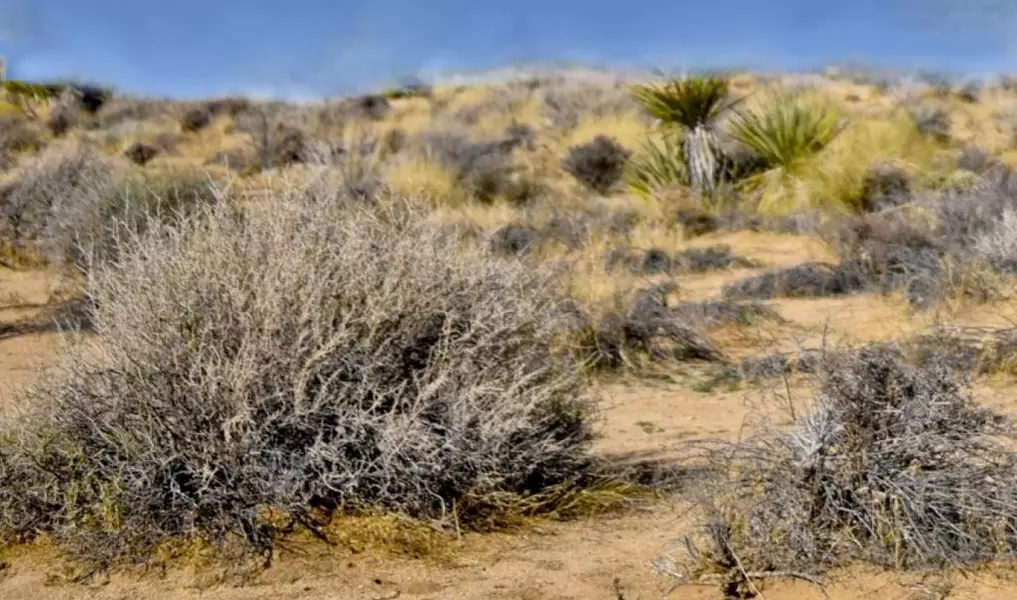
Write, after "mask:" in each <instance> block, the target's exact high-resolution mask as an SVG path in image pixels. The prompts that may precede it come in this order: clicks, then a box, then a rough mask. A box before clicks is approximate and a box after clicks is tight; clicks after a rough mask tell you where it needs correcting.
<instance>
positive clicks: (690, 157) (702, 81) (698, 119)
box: [631, 76, 735, 195]
mask: <svg viewBox="0 0 1017 600" xmlns="http://www.w3.org/2000/svg"><path fill="white" fill-rule="evenodd" d="M631 89H632V93H633V95H634V97H635V99H636V101H638V102H639V103H640V104H642V105H643V108H644V109H645V110H646V112H647V113H649V114H650V116H652V117H654V118H655V119H657V120H658V121H660V123H661V124H662V125H663V126H664V127H665V128H666V129H679V130H681V131H683V132H684V135H685V138H684V141H683V143H682V146H683V148H682V152H683V156H684V159H685V168H686V171H687V173H688V179H689V183H690V184H691V186H692V188H693V189H695V190H696V191H697V192H700V193H701V194H704V195H711V194H712V193H713V192H714V190H715V189H716V184H717V178H718V175H719V173H720V167H719V165H720V157H719V156H718V154H719V151H720V143H719V141H718V139H717V133H716V123H717V120H718V119H719V118H720V116H721V115H722V114H724V112H726V111H727V110H728V109H729V108H731V107H732V106H733V105H734V104H735V102H734V101H733V100H732V99H731V98H730V95H729V90H730V88H729V84H728V80H727V79H726V78H724V77H717V76H708V77H687V78H683V79H672V80H670V81H666V82H664V83H660V84H640V85H633V86H632V88H631Z"/></svg>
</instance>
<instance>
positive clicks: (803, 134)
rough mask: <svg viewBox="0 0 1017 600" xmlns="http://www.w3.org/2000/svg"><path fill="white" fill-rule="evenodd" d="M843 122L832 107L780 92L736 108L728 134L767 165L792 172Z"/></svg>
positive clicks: (830, 138) (834, 134) (841, 127)
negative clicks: (757, 103) (754, 105)
mask: <svg viewBox="0 0 1017 600" xmlns="http://www.w3.org/2000/svg"><path fill="white" fill-rule="evenodd" d="M845 125H846V123H845V121H844V120H843V119H842V118H841V116H840V113H838V112H837V111H835V110H832V109H829V108H827V107H825V106H822V105H820V104H816V103H812V102H806V101H805V100H803V99H802V98H800V97H797V96H794V95H790V94H781V95H777V96H774V97H773V98H772V99H771V100H769V101H767V102H765V103H764V104H762V105H761V106H759V107H757V108H753V109H750V110H745V111H737V112H736V115H735V118H734V119H732V121H731V134H732V136H734V137H735V139H737V140H738V141H740V142H741V143H742V144H744V145H745V146H746V147H747V148H748V149H749V150H751V151H753V152H755V153H756V154H757V155H759V156H760V157H761V158H762V159H763V160H764V161H765V162H766V164H767V166H768V167H769V168H770V169H780V170H782V171H784V172H785V173H793V172H794V171H795V170H796V169H797V168H798V167H800V166H801V164H802V163H803V162H804V161H805V160H806V159H808V158H810V157H812V156H814V155H816V154H818V153H819V152H821V151H822V150H823V149H824V148H826V147H827V146H828V145H830V143H831V142H832V141H833V140H834V139H835V138H836V137H837V136H838V135H839V134H840V132H841V131H843V130H844V127H845Z"/></svg>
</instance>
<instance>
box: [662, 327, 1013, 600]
mask: <svg viewBox="0 0 1017 600" xmlns="http://www.w3.org/2000/svg"><path fill="white" fill-rule="evenodd" d="M820 362H821V364H820V371H819V372H820V375H819V382H818V383H819V387H818V393H817V394H816V396H815V397H814V399H813V401H812V403H811V406H809V407H808V408H807V410H806V411H804V412H803V413H801V414H797V415H792V417H793V420H794V423H793V425H792V426H791V427H790V429H788V428H785V427H778V426H776V425H772V424H769V423H770V422H769V421H766V422H764V424H763V425H762V426H761V427H759V429H758V430H757V432H756V433H754V434H753V435H751V436H749V437H748V438H747V439H744V440H743V441H738V442H734V443H721V444H718V445H717V446H712V447H709V451H708V452H707V454H706V456H705V458H706V459H707V461H708V462H707V463H706V464H708V465H710V468H711V469H712V470H713V472H714V475H713V476H712V477H711V478H710V481H712V484H713V485H709V484H704V486H703V495H704V497H707V496H708V498H706V499H705V500H704V505H703V506H704V507H705V510H706V515H707V516H708V517H709V518H710V526H709V527H708V528H707V529H706V530H705V531H704V532H703V534H704V535H696V536H691V537H690V538H689V541H688V546H687V547H688V549H689V551H690V553H691V561H690V562H688V563H687V564H686V567H685V569H684V574H685V575H686V576H692V577H693V578H695V577H700V576H702V575H707V574H717V575H719V577H720V578H721V579H723V580H724V583H723V585H724V586H725V587H726V589H727V593H728V594H729V596H728V597H744V596H738V595H737V594H738V593H739V592H749V591H750V589H751V588H752V587H753V583H752V581H751V580H752V579H757V578H763V577H766V576H801V577H803V578H808V575H809V574H821V573H823V572H824V571H826V570H828V569H829V568H831V567H834V566H838V565H845V564H849V563H852V562H855V561H859V560H860V561H866V562H871V563H875V564H877V565H880V566H884V567H889V568H893V569H939V568H944V567H951V566H960V567H971V566H975V565H979V564H986V563H989V562H992V561H993V560H996V559H999V558H1003V557H1012V556H1013V552H1014V549H1015V547H1017V529H1015V523H1017V454H1015V452H1014V445H1013V444H1014V441H1015V440H1014V439H1013V428H1012V426H1011V424H1010V422H1009V421H1008V420H1007V419H1006V418H1005V417H1003V416H1002V415H1001V414H999V413H996V412H994V411H992V410H989V409H985V408H981V407H979V406H978V405H977V404H976V403H975V401H974V399H973V398H972V397H971V395H970V393H969V392H968V391H967V390H966V389H965V386H964V382H963V380H961V379H958V377H957V376H956V375H955V374H954V373H953V372H952V371H951V370H950V368H949V367H948V366H947V365H946V364H945V363H944V362H943V361H941V360H937V359H932V360H928V361H926V363H925V364H924V365H923V366H915V365H912V364H909V363H908V362H906V361H905V360H904V358H903V356H902V355H901V353H900V351H899V350H897V349H895V348H893V347H886V346H884V347H877V348H866V349H861V350H857V351H852V352H844V353H838V354H836V355H825V356H824V357H823V358H822V360H821V361H820ZM703 542H705V543H703ZM668 562H669V561H666V560H665V561H661V562H660V563H658V564H660V565H661V566H665V567H667V569H666V570H669V571H672V572H675V571H679V569H676V568H674V567H675V566H676V565H675V563H673V562H672V563H671V564H670V565H668V564H667V563H668Z"/></svg>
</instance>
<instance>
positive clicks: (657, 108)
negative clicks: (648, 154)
mask: <svg viewBox="0 0 1017 600" xmlns="http://www.w3.org/2000/svg"><path fill="white" fill-rule="evenodd" d="M630 89H631V90H632V94H633V96H634V97H635V99H636V101H637V102H639V103H640V104H641V105H642V106H643V108H644V109H645V110H646V112H647V113H649V114H650V116H652V117H653V118H655V119H657V120H659V121H660V122H661V123H662V124H664V125H665V126H669V127H675V126H677V127H683V128H685V129H688V130H693V129H695V128H697V127H700V126H704V125H705V126H712V125H713V123H714V122H715V121H716V120H717V118H718V117H719V116H720V115H721V114H723V113H724V111H726V110H727V109H729V108H731V107H732V106H733V105H734V104H735V102H733V101H732V100H731V99H730V96H729V94H728V92H729V89H730V87H729V83H728V80H727V79H726V78H724V77H717V76H709V77H686V78H682V79H671V80H669V81H665V82H663V83H658V84H636V85H633V86H631V88H630Z"/></svg>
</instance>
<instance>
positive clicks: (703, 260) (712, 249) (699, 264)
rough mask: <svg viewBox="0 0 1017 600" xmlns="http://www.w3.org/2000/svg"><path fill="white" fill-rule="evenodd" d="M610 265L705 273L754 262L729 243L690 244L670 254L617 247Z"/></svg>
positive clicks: (632, 269) (644, 272) (644, 270)
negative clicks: (690, 245)
mask: <svg viewBox="0 0 1017 600" xmlns="http://www.w3.org/2000/svg"><path fill="white" fill-rule="evenodd" d="M605 266H606V267H607V269H608V270H609V271H610V270H613V269H617V268H619V267H624V268H626V269H627V270H628V271H630V272H632V273H637V274H641V275H650V274H653V273H706V272H708V271H722V270H724V269H730V268H732V267H752V266H755V263H753V262H752V261H750V260H748V259H747V258H744V257H741V256H738V255H736V254H734V253H733V252H732V251H731V248H730V247H729V246H723V245H719V246H707V247H705V248H688V249H685V250H682V251H680V252H676V253H674V254H670V253H668V252H666V251H664V250H661V249H660V248H650V249H648V250H631V249H626V248H616V249H614V250H612V251H610V252H609V253H608V255H607V259H606V265H605Z"/></svg>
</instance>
